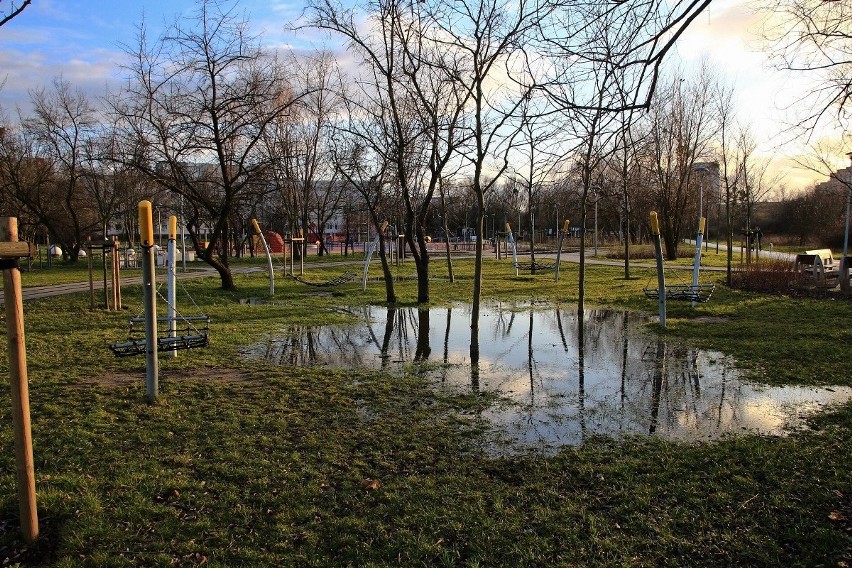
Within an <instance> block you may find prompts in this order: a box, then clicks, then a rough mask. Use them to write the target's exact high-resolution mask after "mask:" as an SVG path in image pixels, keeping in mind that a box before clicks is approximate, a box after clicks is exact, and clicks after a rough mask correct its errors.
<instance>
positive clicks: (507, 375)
mask: <svg viewBox="0 0 852 568" xmlns="http://www.w3.org/2000/svg"><path fill="white" fill-rule="evenodd" d="M349 311H350V312H351V313H352V314H353V315H355V316H356V317H357V320H358V321H357V322H356V323H353V324H350V325H345V326H324V327H310V326H301V327H299V326H296V327H287V328H285V329H282V331H281V334H280V336H277V337H271V338H268V339H267V340H265V341H263V342H260V343H257V344H254V345H252V346H249V347H248V348H246V349H245V353H246V355H247V356H249V357H251V358H255V359H260V360H264V361H266V362H269V363H272V364H278V365H287V366H307V365H327V366H331V367H337V368H374V369H385V370H389V371H395V370H401V369H402V368H403V366H407V365H409V364H410V363H420V364H422V363H428V364H427V365H422V367H423V368H425V369H426V371H425V372H426V373H427V374H428V376H429V377H431V378H432V379H433V380H434V381H435V382H436V384H437V385H439V386H444V387H448V388H463V389H473V390H476V391H488V392H494V393H497V394H499V395H501V398H502V400H503V401H504V402H503V403H500V404H497V405H495V406H494V407H493V408H491V409H490V410H489V411H487V412H486V413H485V416H484V417H485V418H487V419H488V420H490V421H491V423H492V424H493V425H494V433H495V436H496V437H497V438H498V439H499V441H498V442H497V444H498V446H499V447H501V448H503V449H504V450H507V449H508V450H510V451H511V450H512V449H515V450H518V451H523V450H524V449H533V448H535V449H537V450H545V451H546V450H548V449H551V448H558V447H559V446H563V445H575V444H579V443H582V442H583V440H584V439H586V438H587V437H588V436H591V435H600V436H608V437H621V436H625V435H636V434H645V435H656V436H660V437H663V438H666V439H674V440H690V441H694V440H713V439H718V438H720V437H722V436H725V435H730V434H735V433H741V432H754V433H761V434H770V435H782V434H784V433H785V432H787V431H789V430H791V429H795V428H800V427H802V426H803V422H804V420H803V419H804V418H805V417H806V416H808V415H809V414H812V413H814V412H816V411H818V410H820V409H822V408H824V407H826V406H827V405H830V404H833V403H839V402H843V401H846V400H849V399H850V397H852V389H850V388H848V387H832V388H807V387H784V388H779V387H768V386H762V385H756V384H752V383H747V382H743V381H741V380H739V374H738V372H737V368H736V364H735V362H734V361H732V360H731V359H729V358H726V357H724V356H723V355H721V354H720V353H716V352H713V351H706V350H700V349H696V348H694V347H687V346H685V345H684V344H683V343H681V342H676V341H674V340H671V339H663V338H660V337H657V336H655V335H654V334H653V333H651V332H650V331H649V330H648V327H647V326H646V325H645V324H646V323H647V321H648V320H647V319H643V317H642V316H640V315H637V314H631V313H627V312H621V311H615V310H599V309H596V310H588V311H586V312H585V315H584V318H583V319H584V324H583V333H582V341H581V333H580V326H579V319H578V316H577V312H576V309H570V310H565V309H553V308H552V307H551V308H547V309H544V308H541V307H536V306H517V305H494V306H483V308H482V310H481V313H480V316H481V317H480V322H481V323H480V336H479V344H480V359H479V364H478V365H471V360H470V317H471V314H470V306H468V305H458V306H454V307H452V308H431V309H424V310H418V309H417V308H384V307H364V308H357V309H353V310H349Z"/></svg>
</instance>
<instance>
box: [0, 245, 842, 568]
mask: <svg viewBox="0 0 852 568" xmlns="http://www.w3.org/2000/svg"><path fill="white" fill-rule="evenodd" d="M455 268H456V269H457V276H458V281H457V282H456V283H455V284H454V285H450V284H449V283H448V282H446V280H444V278H445V277H446V267H445V265H444V262H443V260H441V259H440V258H437V257H436V258H435V259H434V261H433V272H434V276H435V281H433V282H432V303H433V304H436V305H438V304H444V303H448V302H452V301H466V300H468V299H469V298H470V295H471V293H472V263H471V262H470V261H458V262H456V264H455ZM398 270H399V274H400V276H403V277H406V278H404V279H403V280H401V281H400V282H398V283H397V293H398V295H399V297H400V298H401V300H402V301H403V302H404V303H408V304H410V303H411V302H412V300H413V299H414V298H415V287H414V282H413V280H412V279H411V278H408V277H410V276H412V275H413V266H412V264H411V263H407V264H406V265H404V266H403V267H400V268H399V269H398ZM341 271H342V268H341V267H339V266H333V265H329V266H323V267H322V268H317V267H312V268H310V269H309V270H307V271H306V275H305V277H306V278H307V279H310V280H312V281H320V280H327V279H329V278H332V277H334V276H335V275H337V274H339V273H340V272H341ZM635 272H636V277H637V278H636V279H635V280H629V281H625V280H624V279H623V278H622V277H621V269H620V268H618V267H604V266H590V267H589V272H588V274H587V285H588V290H587V301H588V302H589V303H590V304H596V305H612V306H616V307H620V308H624V309H629V310H635V311H643V312H648V313H653V312H655V310H656V304H655V303H652V302H650V301H648V300H646V299H645V298H644V296H643V294H642V292H641V288H642V286H643V285H646V284H647V280H648V279H650V278H651V277H652V275H653V273H652V271H651V270H649V269H638V268H637V269H636V271H635ZM485 274H486V282H485V285H484V291H483V294H484V296H485V297H486V298H489V299H490V298H494V299H501V300H506V301H509V300H521V301H530V300H534V301H542V302H549V303H559V304H571V303H572V302H574V301H576V297H577V292H576V288H577V269H576V267H568V268H566V269H565V270H563V272H562V277H561V279H560V282H559V283H558V284H556V283H554V282H553V280H552V277H551V276H550V275H547V274H539V275H535V276H531V275H529V274H526V275H523V274H522V275H520V276H514V273H513V270H512V269H511V265H510V263H509V262H501V263H497V262H495V261H489V262H488V263H487V264H486V269H485ZM371 276H378V271H376V270H374V271H372V272H371ZM713 276H715V277H719V278H721V275H720V274H714V275H713ZM236 284H237V287H238V290H237V291H236V292H224V291H221V290H220V289H218V287H217V286H218V279H217V278H215V277H207V278H203V279H199V280H194V281H190V282H186V283H184V284H183V287H184V288H185V289H186V291H187V292H188V293H189V294H190V295H191V296H192V298H193V299H194V301H195V302H196V303H197V304H198V305H199V306H200V309H203V311H204V312H206V313H208V314H209V315H210V316H211V318H212V321H213V324H212V338H211V345H210V347H208V348H206V349H199V350H193V351H184V352H181V353H180V354H179V356H178V357H177V358H176V359H165V358H163V359H161V371H160V379H161V384H160V387H161V395H160V398H159V400H158V401H157V403H155V404H153V405H149V404H146V403H145V402H144V375H145V371H144V361H143V360H142V359H140V358H128V359H115V358H113V357H112V356H111V354H110V353H109V352H108V351H107V349H106V348H105V346H106V345H107V344H108V343H110V342H112V341H116V340H118V339H120V338H121V335H122V333H123V329H124V327H125V325H126V320H127V317H128V316H129V315H136V314H137V313H139V312H141V299H140V297H139V293H140V292H139V288H138V287H132V286H127V287H126V288H125V290H124V291H123V292H124V293H123V296H124V298H125V301H126V302H127V304H128V309H127V310H126V311H124V312H103V311H90V310H89V309H88V308H87V306H88V298H87V295H86V294H78V295H71V296H63V297H57V298H50V299H45V300H40V301H33V302H28V303H27V305H26V306H25V317H26V323H27V329H26V331H27V345H28V361H29V372H30V384H31V387H30V389H31V393H30V394H31V405H32V417H33V435H34V451H35V460H36V476H37V480H38V483H37V488H38V498H39V514H40V518H41V537H40V539H39V541H38V542H37V543H35V544H34V545H32V546H26V545H24V543H22V542H21V541H20V540H19V537H18V533H17V501H16V499H15V478H14V475H13V472H14V470H15V466H14V457H13V456H14V452H13V449H12V434H11V428H9V427H7V428H4V429H2V430H0V444H2V447H3V448H4V450H5V451H4V452H3V454H2V458H0V460H2V470H0V486H2V493H1V494H2V498H0V499H2V511H3V514H2V517H0V526H2V527H3V530H2V533H0V557H2V558H4V559H5V558H8V561H7V562H6V563H7V564H13V565H14V564H15V563H20V565H22V566H38V565H44V566H48V565H49V566H170V565H187V566H189V565H198V564H200V563H202V562H206V563H207V564H209V565H212V566H236V565H261V566H263V565H266V566H668V565H671V566H733V565H748V566H781V565H783V566H797V565H798V566H818V565H830V566H836V565H838V562H840V561H841V560H844V559H845V560H844V561H846V562H849V561H850V557H849V554H850V552H849V551H850V547H852V536H850V532H849V530H848V527H849V522H848V521H844V520H843V519H848V518H850V516H852V499H850V495H852V483H850V476H849V471H850V468H852V429H850V426H852V405H848V404H847V405H845V406H844V407H842V408H840V409H839V410H838V411H836V412H834V413H831V414H826V415H822V416H819V417H818V418H816V419H815V420H814V421H813V423H812V426H811V428H810V430H808V431H805V432H800V433H796V434H793V435H790V436H787V437H767V438H764V437H758V436H743V437H739V438H731V439H726V440H723V441H720V442H716V443H712V444H698V443H697V444H676V443H667V442H663V441H660V440H655V439H639V438H637V439H628V440H625V441H620V442H613V441H609V440H604V439H593V440H591V441H589V442H587V443H586V444H585V445H583V446H582V447H579V448H566V449H564V450H563V451H561V452H559V453H558V454H557V455H554V456H537V455H528V456H517V457H511V458H493V457H489V456H488V455H487V454H485V453H484V451H483V449H482V448H483V438H482V430H483V428H484V427H485V425H484V423H483V422H482V421H481V420H480V419H479V418H478V416H479V413H480V411H482V410H484V409H485V408H487V407H488V405H490V404H492V403H493V402H494V401H493V400H492V399H491V398H490V397H488V396H479V395H476V394H475V393H471V392H456V393H448V392H441V391H436V390H434V389H431V388H429V386H428V385H427V384H426V383H425V382H424V381H423V380H422V379H420V378H419V377H418V376H416V375H404V376H393V377H391V376H387V375H384V374H382V373H380V372H368V371H358V370H339V371H334V370H328V369H323V368H310V369H302V368H299V369H292V368H281V367H269V366H265V365H263V364H260V363H257V362H249V361H248V360H246V359H244V358H242V357H240V356H239V354H238V352H239V348H240V347H241V346H245V345H248V344H251V343H252V342H254V341H256V340H257V339H258V338H261V337H263V336H265V335H267V334H269V333H273V332H276V331H278V330H279V329H281V327H283V326H284V325H286V324H289V323H314V324H326V323H328V324H330V323H334V322H339V321H342V320H343V319H344V318H346V315H345V314H343V313H341V312H340V311H339V310H335V309H334V308H335V307H339V306H347V305H362V304H381V303H383V301H384V292H383V286H382V283H381V282H377V281H371V282H370V284H369V286H368V289H367V291H366V292H362V291H361V289H360V286H359V284H358V283H352V284H348V285H346V286H344V287H342V288H340V289H336V290H335V291H334V292H332V293H330V294H317V289H314V288H311V287H308V286H305V285H303V284H300V283H297V282H295V281H293V280H292V279H284V278H278V279H277V281H276V301H277V303H276V305H266V306H250V305H242V304H239V299H240V298H248V297H265V296H266V293H267V286H268V282H267V280H266V278H265V276H264V275H263V274H251V275H237V276H236ZM717 288H718V289H717V291H716V292H715V293H714V296H713V298H712V300H711V301H710V302H709V303H707V304H702V305H699V306H698V307H697V308H696V309H695V310H693V309H691V308H690V307H689V306H688V304H686V305H675V304H672V305H671V307H670V311H669V324H670V325H669V327H668V328H667V329H666V330H665V331H662V333H665V334H666V335H674V336H679V337H682V338H684V339H685V340H687V341H691V342H695V343H697V344H701V345H704V346H707V347H712V348H713V349H717V350H720V351H723V352H725V353H728V354H731V355H734V356H735V357H737V358H738V359H739V360H740V361H741V362H742V363H743V364H747V365H748V367H749V369H750V376H751V377H753V378H756V379H760V380H762V381H765V382H771V383H788V384H845V385H850V384H852V381H850V377H849V373H848V353H849V346H850V345H852V332H850V330H849V327H848V326H846V325H844V324H843V322H848V321H849V320H850V316H852V304H850V302H849V301H832V300H816V299H806V300H803V299H793V298H780V297H764V296H761V295H758V294H748V293H742V292H737V291H731V290H727V289H726V288H724V287H722V286H718V287H717ZM182 293H183V291H182ZM180 301H181V302H182V304H183V305H184V306H187V305H191V303H190V302H188V300H187V299H186V298H183V297H182V298H181V299H180ZM185 311H187V312H192V311H194V308H192V309H190V308H185ZM708 322H714V323H708ZM649 328H650V329H651V330H652V331H655V330H657V329H658V327H657V326H656V325H653V324H649ZM5 357H6V356H5V352H4V353H2V354H0V372H2V373H3V374H7V373H8V362H7V360H6V358H5ZM0 391H2V396H3V398H4V399H5V400H7V401H8V400H9V391H8V386H7V384H6V382H3V385H2V387H0ZM9 413H10V410H9V408H8V403H7V404H5V405H0V420H2V421H3V423H5V424H7V425H8V424H10V423H11V419H10V416H9ZM364 480H378V481H379V482H380V487H379V488H378V489H377V490H371V489H370V488H369V487H367V486H365V484H364Z"/></svg>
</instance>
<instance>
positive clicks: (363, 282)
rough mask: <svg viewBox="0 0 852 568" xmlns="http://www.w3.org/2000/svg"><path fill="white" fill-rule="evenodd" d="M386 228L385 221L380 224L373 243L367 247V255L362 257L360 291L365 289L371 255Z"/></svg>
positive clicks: (386, 223)
mask: <svg viewBox="0 0 852 568" xmlns="http://www.w3.org/2000/svg"><path fill="white" fill-rule="evenodd" d="M387 228H388V222H387V221H385V222H384V223H382V226H381V227H379V230H378V232H377V233H376V236H375V237H374V238H373V242H371V243H370V246H369V247H367V254H366V255H364V271H363V273H362V275H361V289H362V290H366V289H367V272H369V270H370V260H372V258H373V253H374V252H375V251H376V247H377V246H378V244H379V239H380V238H382V235H383V234H384V232H385V231H386V230H387Z"/></svg>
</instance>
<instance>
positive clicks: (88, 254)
mask: <svg viewBox="0 0 852 568" xmlns="http://www.w3.org/2000/svg"><path fill="white" fill-rule="evenodd" d="M84 248H85V247H84ZM86 260H87V262H88V265H89V309H91V310H94V309H95V281H94V276H93V274H92V272H93V267H92V249H91V248H90V249H89V250H88V251H86Z"/></svg>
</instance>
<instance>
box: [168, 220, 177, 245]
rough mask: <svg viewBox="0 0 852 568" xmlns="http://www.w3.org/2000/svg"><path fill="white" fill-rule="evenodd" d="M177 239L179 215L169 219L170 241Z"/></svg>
mask: <svg viewBox="0 0 852 568" xmlns="http://www.w3.org/2000/svg"><path fill="white" fill-rule="evenodd" d="M176 238H177V215H172V216H170V217H169V239H170V240H175V239H176Z"/></svg>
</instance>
